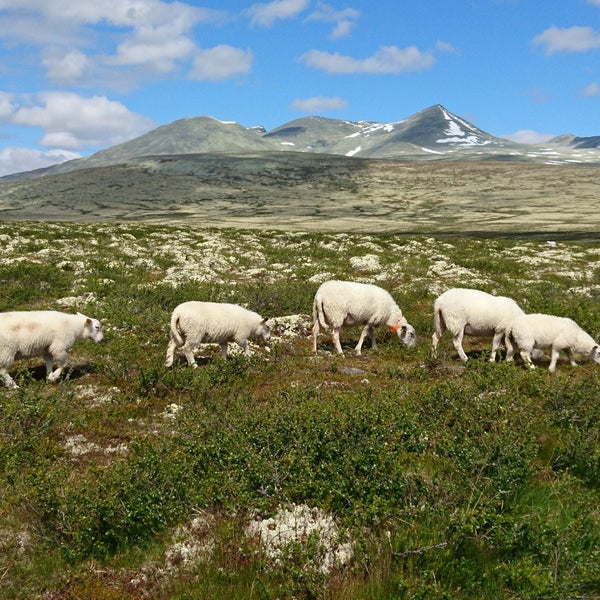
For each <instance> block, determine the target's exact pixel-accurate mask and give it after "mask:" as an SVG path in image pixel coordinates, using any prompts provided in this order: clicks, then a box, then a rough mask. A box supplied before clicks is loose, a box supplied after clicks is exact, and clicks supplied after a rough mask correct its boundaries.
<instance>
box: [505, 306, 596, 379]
mask: <svg viewBox="0 0 600 600" xmlns="http://www.w3.org/2000/svg"><path fill="white" fill-rule="evenodd" d="M505 343H506V348H507V353H506V360H507V361H512V360H513V357H514V354H515V351H516V349H517V347H518V348H519V350H520V354H521V357H522V358H523V360H524V361H525V363H526V364H527V365H528V366H529V367H530V368H532V369H534V368H535V365H534V364H533V362H532V361H531V359H532V352H533V351H534V349H535V350H543V349H545V348H551V358H550V366H549V367H548V370H549V371H550V372H551V373H553V372H554V371H555V369H556V361H557V360H558V355H559V353H560V351H561V350H564V351H565V354H566V355H567V358H568V359H569V362H570V363H571V365H572V366H573V367H576V366H577V363H576V362H575V358H574V356H573V353H574V352H579V353H582V354H588V355H589V356H590V358H591V359H592V361H593V362H595V363H600V346H599V345H598V344H597V343H596V342H595V341H594V338H593V337H592V336H591V335H589V334H588V333H586V332H585V331H584V330H583V329H581V327H579V325H577V323H575V321H573V320H572V319H568V318H566V317H556V316H554V315H545V314H540V313H535V314H529V315H521V316H520V317H517V318H516V319H513V320H512V321H511V322H510V323H509V325H508V327H507V329H506V340H505ZM540 354H541V353H540ZM533 358H536V356H535V355H534V356H533Z"/></svg>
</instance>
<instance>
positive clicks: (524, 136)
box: [502, 129, 556, 144]
mask: <svg viewBox="0 0 600 600" xmlns="http://www.w3.org/2000/svg"><path fill="white" fill-rule="evenodd" d="M502 137H503V138H504V139H506V140H512V141H513V142H518V143H520V144H543V143H544V142H547V141H548V140H551V139H552V138H554V137H556V134H554V133H539V132H537V131H533V130H531V129H520V130H519V131H516V132H515V133H511V134H509V135H503V136H502Z"/></svg>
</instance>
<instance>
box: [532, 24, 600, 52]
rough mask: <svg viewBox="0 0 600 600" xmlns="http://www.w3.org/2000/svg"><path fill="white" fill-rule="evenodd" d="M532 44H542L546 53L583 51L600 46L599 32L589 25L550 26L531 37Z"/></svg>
mask: <svg viewBox="0 0 600 600" xmlns="http://www.w3.org/2000/svg"><path fill="white" fill-rule="evenodd" d="M533 44H534V45H536V46H543V47H544V52H545V53H546V54H547V55H551V54H554V53H555V52H585V51H586V50H593V49H595V48H600V33H598V32H597V31H594V30H593V29H592V28H591V27H576V26H575V27H568V28H566V29H559V28H558V27H550V28H548V29H546V30H545V31H544V32H542V33H540V34H539V35H537V36H536V37H535V38H533Z"/></svg>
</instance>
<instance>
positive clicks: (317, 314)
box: [313, 295, 329, 329]
mask: <svg viewBox="0 0 600 600" xmlns="http://www.w3.org/2000/svg"><path fill="white" fill-rule="evenodd" d="M313 321H318V322H319V325H320V326H321V327H322V328H323V329H329V325H327V322H326V321H325V311H324V309H323V298H321V296H318V295H317V296H316V297H315V301H314V303H313Z"/></svg>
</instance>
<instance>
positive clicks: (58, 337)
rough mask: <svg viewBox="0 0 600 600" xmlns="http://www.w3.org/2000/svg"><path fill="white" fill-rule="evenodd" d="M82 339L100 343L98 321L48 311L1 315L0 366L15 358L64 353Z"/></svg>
mask: <svg viewBox="0 0 600 600" xmlns="http://www.w3.org/2000/svg"><path fill="white" fill-rule="evenodd" d="M84 338H90V339H92V340H94V341H96V342H100V341H101V340H102V338H103V333H102V328H101V326H100V322H99V321H98V320H96V319H91V318H90V317H86V316H85V315H82V314H79V313H78V314H67V313H62V312H59V311H50V310H40V311H14V312H6V313H0V364H2V365H5V364H9V363H11V362H12V360H14V358H15V357H17V356H21V357H32V356H38V355H40V354H44V353H46V352H49V353H50V354H55V353H57V352H64V351H67V350H68V349H69V348H71V347H72V346H73V344H74V343H75V342H76V341H78V340H80V339H84Z"/></svg>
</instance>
